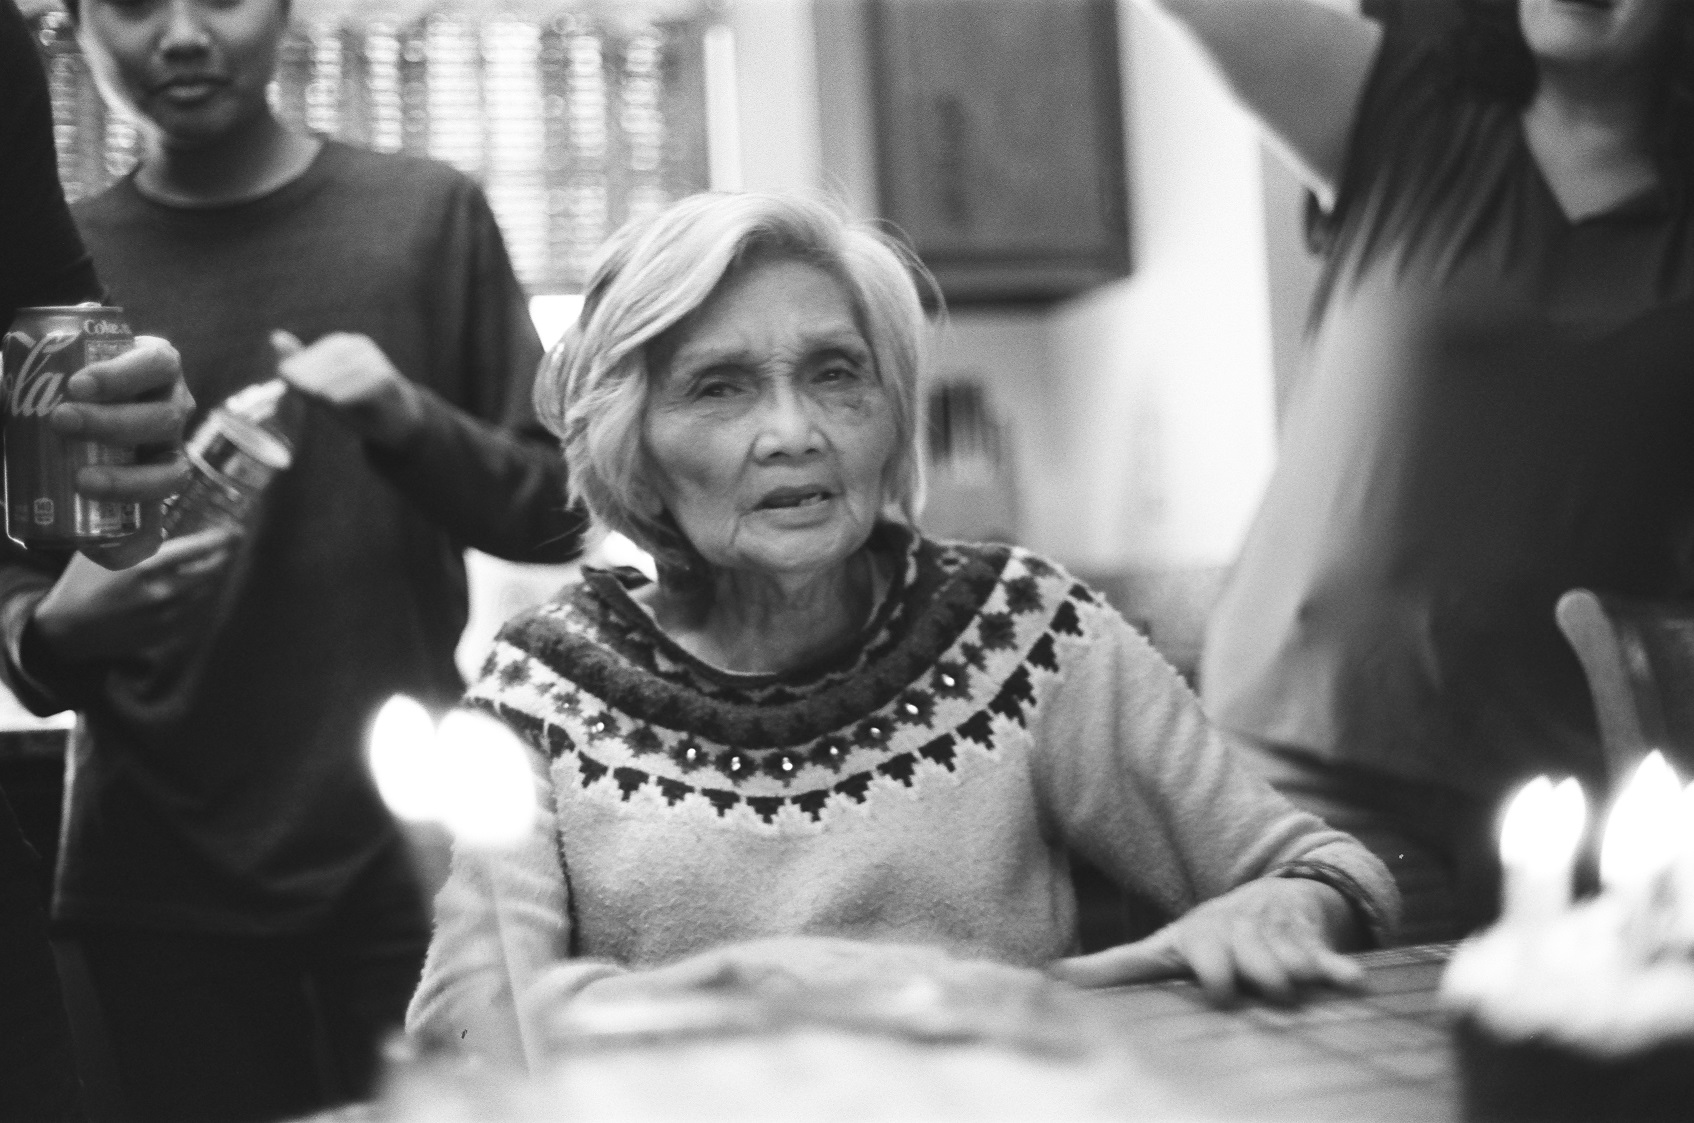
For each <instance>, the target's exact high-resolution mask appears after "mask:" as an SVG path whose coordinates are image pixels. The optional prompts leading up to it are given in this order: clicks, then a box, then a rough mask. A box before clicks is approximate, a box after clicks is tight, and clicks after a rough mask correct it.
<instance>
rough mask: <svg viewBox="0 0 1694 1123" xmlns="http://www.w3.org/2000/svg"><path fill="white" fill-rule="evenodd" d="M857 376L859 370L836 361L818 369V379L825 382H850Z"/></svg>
mask: <svg viewBox="0 0 1694 1123" xmlns="http://www.w3.org/2000/svg"><path fill="white" fill-rule="evenodd" d="M858 377H859V372H858V371H856V370H854V369H853V368H852V367H849V366H843V365H841V364H839V363H836V364H834V365H831V366H827V367H824V368H823V369H822V370H820V371H818V381H819V382H823V383H826V384H837V383H842V382H852V381H853V380H855V379H857V378H858Z"/></svg>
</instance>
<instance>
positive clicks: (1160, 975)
mask: <svg viewBox="0 0 1694 1123" xmlns="http://www.w3.org/2000/svg"><path fill="white" fill-rule="evenodd" d="M1185 966H1186V965H1185V964H1184V962H1183V959H1182V957H1181V956H1180V955H1178V954H1177V952H1176V949H1175V947H1174V946H1172V944H1171V942H1170V939H1169V937H1168V936H1166V934H1165V933H1164V932H1155V933H1154V934H1153V935H1151V936H1148V937H1147V938H1146V939H1144V940H1138V941H1137V942H1135V943H1133V944H1120V945H1119V946H1117V947H1115V948H1107V949H1106V950H1105V951H1100V952H1095V953H1094V954H1093V955H1076V956H1071V957H1070V958H1068V959H1059V960H1055V961H1054V962H1052V963H1050V964H1048V966H1047V973H1048V974H1049V975H1051V976H1053V977H1054V978H1055V979H1059V980H1061V981H1063V982H1067V983H1071V984H1073V985H1075V986H1079V987H1115V986H1125V985H1128V984H1130V983H1149V982H1153V981H1155V980H1157V979H1169V978H1173V977H1175V976H1177V975H1180V974H1182V973H1183V969H1184V967H1185Z"/></svg>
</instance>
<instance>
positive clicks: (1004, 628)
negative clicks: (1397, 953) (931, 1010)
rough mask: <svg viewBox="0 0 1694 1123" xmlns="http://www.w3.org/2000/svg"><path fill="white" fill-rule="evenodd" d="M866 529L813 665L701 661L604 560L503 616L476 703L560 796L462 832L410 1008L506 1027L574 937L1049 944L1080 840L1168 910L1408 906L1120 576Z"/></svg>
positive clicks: (425, 1018)
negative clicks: (1299, 890) (845, 649)
mask: <svg viewBox="0 0 1694 1123" xmlns="http://www.w3.org/2000/svg"><path fill="white" fill-rule="evenodd" d="M873 546H874V547H876V548H880V549H884V550H886V551H888V556H890V558H891V560H892V561H893V562H894V563H895V567H896V569H897V572H898V574H899V576H898V577H897V578H896V580H895V582H894V583H893V586H892V587H891V590H890V592H889V594H888V595H887V596H886V597H885V598H884V600H883V602H882V605H881V607H880V609H879V611H878V612H877V614H876V616H875V617H874V618H873V619H872V621H871V622H870V624H869V625H868V626H867V628H866V631H865V634H864V637H863V642H862V643H860V644H858V645H856V647H855V649H854V650H853V651H852V652H851V653H850V654H849V655H847V656H845V657H843V658H841V659H839V660H837V661H836V662H835V663H834V664H833V665H828V666H824V667H819V668H813V669H812V670H810V671H809V672H808V673H806V674H803V675H790V676H750V675H741V674H730V673H726V672H724V671H721V670H718V669H715V668H713V667H710V666H708V665H706V664H704V663H702V662H701V661H700V660H698V659H695V658H694V657H692V656H691V655H689V654H688V653H687V652H685V651H684V650H682V649H681V648H680V647H679V646H677V645H676V644H675V643H674V642H672V641H671V640H670V639H669V638H667V637H666V636H665V635H664V634H663V633H662V632H661V631H660V630H659V629H658V628H657V627H656V626H655V624H654V623H653V621H652V619H651V618H650V617H649V616H648V615H647V613H646V612H644V611H643V610H642V609H641V608H640V607H639V606H638V605H636V604H635V603H634V601H633V600H632V599H631V598H630V597H629V595H628V594H627V592H626V591H625V589H624V587H623V585H622V583H621V582H620V580H619V579H618V577H616V576H615V575H613V574H612V573H608V572H597V571H589V572H588V574H587V575H586V576H585V578H584V580H583V581H582V582H581V583H580V584H578V585H576V586H573V587H571V588H569V589H567V590H565V591H564V593H562V594H561V595H560V597H559V598H558V599H557V600H556V601H554V602H553V603H551V604H550V605H548V606H545V607H543V608H541V609H539V610H538V611H536V612H534V613H532V614H530V615H528V616H526V617H521V618H519V619H517V620H515V621H513V622H512V623H511V624H509V625H507V627H506V628H505V630H504V631H503V632H502V634H501V636H500V638H499V640H498V642H497V644H496V647H495V650H494V652H493V654H492V655H491V656H490V658H489V661H488V664H487V667H486V668H485V670H484V673H483V674H482V676H481V678H480V680H479V681H478V682H477V683H476V684H475V685H474V686H473V687H472V688H471V690H470V692H469V694H468V696H467V698H468V704H469V705H472V706H475V707H479V708H481V709H483V710H486V711H487V712H489V713H492V714H494V715H496V716H498V717H499V718H501V719H502V720H503V721H505V722H506V723H507V724H508V725H509V726H510V727H511V728H512V729H514V730H516V731H517V732H518V733H519V734H520V735H521V737H522V738H523V739H524V741H525V742H526V743H527V744H528V746H529V748H530V750H531V753H532V757H533V766H534V769H535V773H536V778H537V789H538V791H539V792H540V793H541V796H542V806H543V808H544V813H543V814H542V815H541V816H539V817H538V820H537V823H536V825H535V827H534V829H533V831H532V833H531V834H530V836H529V837H528V838H527V839H525V840H524V841H523V842H522V843H521V844H520V845H519V846H518V847H517V848H515V849H514V850H512V851H510V852H506V853H503V854H500V855H486V854H472V853H467V852H463V851H461V852H460V853H458V854H456V855H455V857H454V866H453V872H452V874H451V876H450V877H449V879H448V881H447V884H446V885H445V886H444V888H443V889H442V891H441V893H440V895H439V896H438V898H437V900H436V928H435V936H434V940H433V942H432V944H431V947H430V951H429V958H428V963H427V965H426V967H425V969H424V975H423V979H422V981H421V983H420V985H419V988H418V991H417V994H416V996H415V997H414V998H413V1002H412V1007H411V1011H410V1014H409V1016H408V1027H409V1028H410V1029H411V1030H412V1031H413V1032H415V1033H419V1034H421V1035H423V1036H426V1037H428V1038H431V1039H435V1040H455V1041H456V1040H459V1039H461V1038H466V1037H468V1033H467V1031H468V1030H470V1029H472V1028H474V1029H475V1030H476V1032H477V1034H478V1036H479V1038H481V1039H482V1040H483V1042H484V1044H492V1043H491V1042H490V1041H489V1039H490V1038H505V1039H506V1040H505V1041H504V1042H503V1043H502V1044H500V1045H499V1046H497V1047H501V1048H513V1047H516V1045H517V1043H516V1042H514V1041H512V1040H511V1039H510V1034H511V1032H512V1031H513V1030H515V1029H516V1028H517V1018H516V1010H517V1008H518V1006H517V1002H518V999H519V998H521V996H522V994H523V991H524V990H525V988H526V987H527V986H528V984H529V983H531V982H532V981H533V980H534V979H535V977H536V976H537V974H539V973H540V972H541V971H543V970H545V969H547V968H548V967H550V966H551V965H553V964H555V963H556V962H558V961H561V960H566V959H571V960H575V961H578V962H582V961H593V962H594V963H595V964H596V965H595V966H592V967H590V968H589V973H590V974H594V973H596V972H599V973H603V972H604V971H605V970H609V969H613V970H615V969H623V968H640V967H646V966H652V965H657V964H661V963H666V962H669V961H673V960H676V959H678V958H681V957H683V956H686V955H689V954H691V953H694V952H698V951H703V950H705V949H708V948H712V947H715V946H718V945H721V944H724V943H728V942H731V941H739V940H746V939H752V938H757V937H765V936H782V935H828V936H837V937H849V938H854V939H861V940H868V941H897V942H902V943H926V944H937V945H942V946H945V947H947V948H949V949H950V950H952V951H953V952H955V953H956V954H959V955H962V956H975V957H983V958H989V959H995V960H1000V961H1003V962H1008V963H1013V964H1024V965H1039V964H1044V963H1047V962H1049V961H1051V960H1053V959H1055V958H1057V957H1060V956H1063V955H1066V954H1070V953H1074V952H1075V951H1076V950H1077V907H1076V898H1075V895H1074V892H1073V890H1072V887H1071V878H1070V867H1069V862H1068V852H1069V851H1073V850H1074V851H1076V852H1077V853H1079V854H1081V855H1083V856H1085V857H1086V858H1088V859H1089V860H1090V861H1091V862H1093V863H1094V864H1095V865H1097V866H1098V867H1100V868H1101V869H1103V870H1105V871H1107V872H1108V873H1109V874H1111V875H1112V876H1113V877H1115V878H1116V880H1117V881H1118V882H1119V883H1120V884H1121V885H1122V886H1124V887H1125V888H1127V889H1132V890H1134V891H1136V892H1138V893H1140V894H1142V895H1144V896H1145V897H1147V898H1149V899H1151V900H1152V901H1154V902H1156V903H1157V904H1159V905H1160V906H1162V907H1163V908H1164V909H1165V910H1166V911H1167V912H1168V914H1170V915H1172V916H1175V915H1178V914H1180V913H1182V912H1184V911H1185V910H1187V909H1189V908H1191V907H1193V906H1194V905H1195V904H1196V903H1198V902H1200V901H1203V900H1205V899H1207V898H1209V897H1213V896H1216V895H1218V894H1220V893H1223V892H1225V891H1227V890H1229V889H1231V888H1233V887H1235V886H1237V885H1240V884H1242V883H1243V882H1245V881H1248V880H1250V879H1252V878H1256V877H1263V876H1267V875H1284V876H1309V877H1315V878H1318V879H1320V880H1322V881H1325V882H1327V883H1328V884H1330V885H1333V886H1335V887H1336V888H1338V889H1340V890H1341V891H1342V892H1343V893H1344V894H1345V895H1346V896H1347V897H1348V898H1349V899H1350V901H1351V902H1352V903H1353V905H1354V906H1355V908H1356V910H1357V912H1358V914H1359V915H1360V916H1361V917H1362V918H1363V919H1364V920H1365V922H1366V924H1367V926H1368V927H1369V928H1370V930H1371V932H1372V935H1373V936H1374V937H1375V938H1377V939H1378V940H1380V939H1382V938H1383V937H1384V936H1385V935H1386V934H1387V933H1388V932H1389V931H1390V930H1391V928H1392V926H1393V925H1394V923H1395V919H1396V916H1397V913H1398V908H1399V901H1398V897H1397V894H1396V891H1395V889H1394V885H1393V882H1392V880H1391V879H1390V877H1389V875H1388V872H1387V870H1386V869H1385V868H1384V867H1383V866H1382V865H1381V864H1380V863H1379V862H1378V861H1377V860H1376V859H1375V858H1374V857H1372V856H1371V854H1370V853H1369V852H1368V851H1366V850H1365V849H1364V848H1363V847H1362V846H1360V845H1359V844H1358V843H1357V842H1355V841H1354V840H1353V839H1352V838H1351V837H1349V836H1348V835H1345V834H1342V833H1340V832H1337V831H1334V830H1331V829H1329V828H1328V827H1326V826H1325V825H1324V824H1323V823H1322V822H1321V821H1319V820H1318V819H1316V818H1314V817H1312V816H1311V815H1308V814H1305V813H1303V812H1301V811H1298V810H1296V809H1295V808H1294V807H1292V806H1291V805H1290V804H1288V803H1287V802H1285V801H1284V800H1283V799H1282V798H1281V797H1280V796H1278V795H1277V794H1276V793H1275V792H1274V791H1272V790H1271V789H1270V788H1269V787H1268V786H1267V785H1265V784H1264V783H1263V782H1261V781H1260V780H1259V779H1258V778H1257V777H1256V776H1255V775H1254V774H1253V773H1251V772H1250V771H1248V770H1247V768H1246V767H1244V766H1243V764H1242V763H1241V762H1239V761H1238V760H1237V757H1236V754H1235V753H1234V751H1232V749H1231V748H1230V746H1229V745H1228V744H1227V743H1226V741H1225V740H1224V738H1223V736H1221V735H1220V734H1219V733H1218V732H1217V731H1216V730H1214V729H1213V728H1212V727H1210V726H1209V725H1208V723H1207V721H1206V719H1205V717H1204V716H1203V715H1202V713H1201V711H1200V708H1199V705H1198V704H1197V702H1196V701H1195V698H1194V696H1193V695H1192V694H1191V693H1190V691H1189V690H1188V688H1187V686H1186V684H1184V682H1183V681H1182V679H1181V678H1180V677H1179V676H1178V675H1177V674H1176V673H1175V672H1174V671H1173V670H1172V669H1171V668H1170V666H1169V665H1168V664H1166V663H1165V662H1164V660H1163V659H1161V658H1160V656H1159V655H1158V654H1157V653H1156V652H1155V651H1154V650H1153V648H1152V647H1151V646H1150V645H1149V644H1148V643H1147V641H1146V640H1145V639H1144V638H1143V637H1142V636H1141V635H1140V634H1138V633H1137V632H1136V631H1135V630H1134V629H1132V628H1131V627H1130V626H1129V625H1128V624H1127V623H1126V622H1125V621H1124V619H1123V618H1122V617H1121V616H1119V615H1118V613H1117V612H1116V611H1114V610H1113V609H1112V608H1111V607H1109V606H1108V605H1107V604H1106V603H1105V601H1104V600H1103V599H1102V598H1101V597H1100V596H1099V595H1098V594H1096V593H1094V592H1092V591H1091V590H1089V589H1088V588H1087V587H1085V586H1084V585H1082V584H1080V583H1079V582H1077V581H1076V580H1074V579H1073V578H1071V577H1070V576H1069V575H1067V574H1066V573H1065V572H1064V571H1063V570H1062V569H1060V568H1059V567H1058V566H1056V565H1054V564H1053V563H1051V562H1047V561H1044V560H1042V559H1041V558H1039V557H1037V556H1035V555H1033V554H1030V553H1028V552H1026V551H1023V550H1019V549H1015V548H1008V547H1001V546H984V545H962V544H952V543H937V542H932V541H929V540H926V539H922V538H919V537H916V536H914V535H912V534H910V533H909V532H907V531H905V530H903V529H900V528H897V527H894V526H891V525H885V526H882V527H880V528H879V529H878V532H877V536H876V538H875V539H874V540H873ZM605 964H611V965H615V966H614V967H606V966H605ZM467 1043H468V1044H475V1043H473V1042H467Z"/></svg>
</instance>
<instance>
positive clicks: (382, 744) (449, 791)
mask: <svg viewBox="0 0 1694 1123" xmlns="http://www.w3.org/2000/svg"><path fill="white" fill-rule="evenodd" d="M370 763H371V773H372V775H373V776H374V777H375V779H376V787H377V791H378V792H379V793H380V794H381V796H382V799H383V802H384V803H386V804H387V805H388V809H389V810H390V811H392V812H394V814H395V815H396V816H398V817H399V818H400V819H402V820H404V821H406V822H407V823H412V824H419V823H431V822H434V823H440V824H441V825H442V826H444V827H446V828H447V830H448V831H449V832H450V833H451V834H452V836H453V840H454V842H456V843H461V844H463V845H466V846H471V847H476V848H479V849H497V848H500V847H504V846H510V845H512V844H513V843H515V842H517V841H518V840H519V839H520V838H522V837H523V836H524V834H525V833H526V832H528V830H529V829H530V826H531V825H532V824H533V823H534V821H535V786H534V780H533V778H532V777H531V774H530V769H529V758H528V755H527V754H526V753H525V751H524V747H523V744H522V742H520V741H519V740H518V738H517V735H516V734H514V733H513V732H512V731H511V730H509V729H507V728H506V727H505V726H504V725H503V724H501V723H500V722H498V721H496V720H495V719H493V718H491V717H488V716H486V715H484V714H479V713H475V712H472V711H470V710H454V711H452V712H451V713H449V714H448V715H447V716H446V717H445V718H443V719H442V721H441V725H440V727H439V728H437V727H436V725H435V723H434V722H433V721H431V720H430V717H429V713H428V712H427V711H426V710H425V709H424V708H423V706H421V705H420V704H418V703H417V702H416V701H415V700H413V699H411V698H408V697H406V696H404V695H396V696H394V697H393V698H390V699H389V700H388V701H387V702H386V703H385V704H384V705H383V707H382V709H381V710H380V711H378V712H377V716H376V721H375V722H374V723H373V724H372V726H371V741H370Z"/></svg>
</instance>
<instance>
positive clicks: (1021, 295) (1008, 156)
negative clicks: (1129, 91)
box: [867, 0, 1129, 304]
mask: <svg viewBox="0 0 1694 1123" xmlns="http://www.w3.org/2000/svg"><path fill="white" fill-rule="evenodd" d="M867 36H868V41H869V56H870V70H871V82H872V89H873V97H874V102H875V113H876V132H877V161H878V181H879V183H878V187H879V194H880V198H881V209H882V214H883V216H884V217H885V218H886V219H888V220H889V221H891V222H893V223H894V224H895V225H896V226H898V227H899V228H900V229H902V230H903V231H905V233H906V235H907V236H908V237H909V238H911V240H912V242H913V244H914V245H915V247H916V248H917V251H918V253H919V255H920V256H921V257H922V258H923V260H924V263H925V264H926V265H928V266H929V268H930V269H931V270H932V271H933V272H934V273H935V275H936V278H937V279H938V280H939V281H940V284H941V288H942V292H943V294H944V295H945V296H946V298H947V300H948V302H949V303H951V304H972V303H980V302H992V301H1042V300H1052V299H1056V298H1059V297H1064V296H1069V295H1072V294H1074V293H1077V292H1080V291H1082V290H1083V289H1086V288H1089V287H1091V286H1093V285H1096V284H1099V283H1100V282H1102V281H1106V280H1110V279H1112V278H1114V277H1119V276H1123V275H1124V274H1125V273H1127V272H1128V271H1129V234H1128V214H1127V210H1128V204H1127V199H1126V195H1125V187H1124V178H1125V174H1124V130H1123V109H1122V101H1121V95H1120V84H1119V73H1118V66H1119V62H1118V60H1119V50H1118V20H1117V10H1116V6H1115V0H870V4H869V7H868V10H867Z"/></svg>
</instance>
